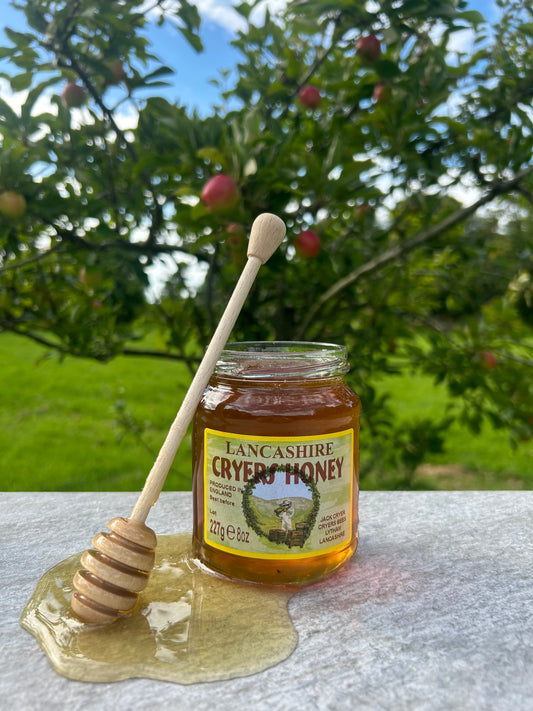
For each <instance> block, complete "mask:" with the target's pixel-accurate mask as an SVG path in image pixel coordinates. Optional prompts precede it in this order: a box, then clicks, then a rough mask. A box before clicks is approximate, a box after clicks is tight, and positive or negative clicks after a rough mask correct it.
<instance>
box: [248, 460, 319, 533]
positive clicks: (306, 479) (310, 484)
mask: <svg viewBox="0 0 533 711" xmlns="http://www.w3.org/2000/svg"><path fill="white" fill-rule="evenodd" d="M274 472H287V473H289V474H297V475H298V477H299V479H300V481H302V482H303V483H304V484H305V485H306V486H307V488H308V489H309V490H310V492H311V497H312V502H313V505H312V508H311V511H310V512H309V514H308V516H307V518H306V520H305V523H306V524H307V526H306V532H305V538H304V541H305V540H307V538H308V537H309V535H310V534H311V531H312V529H313V526H314V525H315V521H316V517H317V516H318V512H319V510H320V492H319V490H318V487H317V485H316V482H315V481H314V479H313V478H312V477H310V476H308V475H307V474H304V473H302V472H300V471H299V470H298V469H295V468H294V467H290V466H287V465H281V464H278V466H277V467H275V468H269V469H268V471H267V470H266V469H263V471H260V472H257V473H256V474H254V476H253V477H252V478H251V479H249V480H248V481H247V482H246V484H245V485H244V487H243V490H242V511H243V514H244V518H245V520H246V523H247V524H248V527H249V528H251V529H252V530H253V531H255V533H257V535H258V536H264V537H265V538H266V537H267V533H266V532H265V531H264V530H263V529H262V528H261V526H260V525H259V521H258V519H257V513H256V512H255V510H254V509H253V507H252V505H251V499H252V495H253V491H254V489H255V487H256V485H257V484H259V482H260V481H261V479H263V478H264V477H265V476H266V475H267V473H274Z"/></svg>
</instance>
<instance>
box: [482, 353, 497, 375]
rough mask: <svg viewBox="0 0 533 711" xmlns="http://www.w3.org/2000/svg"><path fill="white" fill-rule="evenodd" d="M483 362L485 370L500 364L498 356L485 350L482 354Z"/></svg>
mask: <svg viewBox="0 0 533 711" xmlns="http://www.w3.org/2000/svg"><path fill="white" fill-rule="evenodd" d="M481 362H482V364H483V367H484V368H485V370H493V369H494V368H495V367H496V366H497V364H498V361H497V360H496V356H495V355H494V353H492V352H491V351H483V353H482V354H481Z"/></svg>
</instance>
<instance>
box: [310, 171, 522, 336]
mask: <svg viewBox="0 0 533 711" xmlns="http://www.w3.org/2000/svg"><path fill="white" fill-rule="evenodd" d="M531 173H533V165H530V166H528V167H527V168H524V169H523V170H521V171H520V172H519V173H517V174H516V175H515V176H514V178H510V179H509V180H502V181H499V182H498V183H496V184H494V185H493V186H492V187H491V189H490V190H489V191H488V192H487V193H486V194H485V195H483V196H482V197H481V198H479V200H476V202H474V203H472V204H471V205H468V206H467V207H463V208H462V209H460V210H457V212H455V213H453V215H449V216H448V217H446V218H445V219H444V220H442V221H441V222H439V223H438V224H436V225H433V226H431V227H428V228H427V229H426V230H421V231H420V232H418V234H416V235H415V236H414V237H412V238H411V239H410V240H407V241H405V242H402V243H401V244H397V245H395V246H394V247H390V248H389V249H386V250H385V251H384V252H382V253H381V254H378V255H377V256H376V257H374V259H371V260H370V261H368V262H366V263H365V264H362V265H361V266H360V267H358V268H357V269H356V270H355V271H353V272H352V273H351V274H348V275H347V276H345V277H343V278H342V279H339V281H337V282H336V283H335V284H333V286H331V287H330V288H329V289H328V290H327V291H325V292H324V293H323V294H322V296H321V297H320V298H319V299H317V301H316V302H315V303H314V304H313V306H312V307H311V308H310V309H309V311H308V313H307V315H306V317H305V319H304V321H303V322H302V325H301V326H300V328H299V329H298V332H297V334H296V338H302V337H303V334H304V333H305V331H306V330H307V328H308V326H309V324H310V323H311V322H312V321H313V319H314V318H315V317H316V315H317V314H318V312H319V311H320V310H321V309H322V307H323V306H324V304H326V303H327V302H328V301H329V300H330V299H332V298H333V297H334V296H336V295H337V294H338V293H339V292H341V291H342V290H343V289H346V288H347V287H348V286H351V285H352V284H354V283H355V282H356V281H358V280H359V279H360V278H361V277H362V276H364V275H368V274H371V273H372V272H375V271H377V270H378V269H380V268H381V267H383V266H385V265H386V264H389V263H390V262H392V261H394V260H395V259H397V258H398V257H400V256H403V255H405V254H408V253H409V252H412V251H413V250H414V249H416V248H417V247H420V246H421V245H423V244H426V243H427V242H430V241H431V240H433V239H435V238H436V237H438V236H439V235H441V234H442V233H443V232H445V231H446V230H449V229H450V228H451V227H453V226H454V225H457V224H458V223H460V222H462V221H463V220H465V219H466V218H467V217H470V215H473V214H474V213H475V212H476V211H477V210H479V208H480V207H482V206H483V205H486V204H487V203H489V202H491V201H492V200H494V199H495V198H496V197H498V196H499V195H502V194H503V193H507V192H511V191H513V190H518V189H519V186H520V182H521V180H523V178H525V177H526V176H527V175H530V174H531Z"/></svg>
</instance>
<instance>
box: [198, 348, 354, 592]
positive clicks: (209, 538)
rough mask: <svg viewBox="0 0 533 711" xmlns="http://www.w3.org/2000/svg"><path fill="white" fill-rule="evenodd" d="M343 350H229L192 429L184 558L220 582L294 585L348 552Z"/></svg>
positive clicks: (348, 434)
mask: <svg viewBox="0 0 533 711" xmlns="http://www.w3.org/2000/svg"><path fill="white" fill-rule="evenodd" d="M347 370H348V363H347V355H346V349H345V348H344V347H342V346H337V345H332V344H321V343H298V342H279V341H277V342H252V343H234V344H228V345H227V346H226V349H225V350H224V352H223V353H222V356H221V358H220V359H219V362H218V364H217V368H216V370H215V374H214V376H213V378H212V379H211V381H210V384H209V386H208V388H207V389H206V392H205V393H204V396H203V398H202V401H201V403H200V405H199V407H198V410H197V413H196V416H195V420H194V429H193V501H194V523H193V555H194V556H196V558H197V559H198V560H199V561H200V562H202V563H203V564H205V565H206V566H207V567H208V568H210V569H212V570H214V571H216V572H218V573H221V574H223V575H225V576H227V577H230V578H236V579H239V580H247V581H252V582H258V583H265V584H304V583H308V582H312V581H314V580H318V579H320V578H323V577H325V576H327V575H329V574H330V573H332V572H333V571H334V570H336V569H337V568H338V567H339V566H340V565H342V564H343V563H344V562H345V561H346V560H348V559H349V558H350V557H351V556H352V554H353V553H354V552H355V549H356V547H357V540H358V492H359V476H358V459H359V415H360V411H361V404H360V401H359V398H358V396H357V395H356V394H355V393H354V392H353V390H351V389H350V388H349V387H348V386H347V385H346V383H345V382H344V379H343V375H344V373H345V372H346V371H347Z"/></svg>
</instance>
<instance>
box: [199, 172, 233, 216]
mask: <svg viewBox="0 0 533 711" xmlns="http://www.w3.org/2000/svg"><path fill="white" fill-rule="evenodd" d="M200 197H201V199H202V202H203V203H204V205H205V206H206V207H207V208H208V209H209V210H211V211H212V212H224V211H226V210H230V209H231V208H232V207H234V205H235V203H236V202H237V200H238V199H239V190H238V188H237V185H236V183H235V181H234V180H233V178H230V176H229V175H224V173H220V174H219V175H215V176H214V178H211V179H210V180H208V181H207V183H206V184H205V185H204V187H203V188H202V192H201V193H200Z"/></svg>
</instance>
